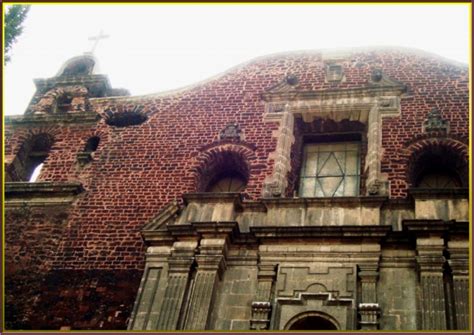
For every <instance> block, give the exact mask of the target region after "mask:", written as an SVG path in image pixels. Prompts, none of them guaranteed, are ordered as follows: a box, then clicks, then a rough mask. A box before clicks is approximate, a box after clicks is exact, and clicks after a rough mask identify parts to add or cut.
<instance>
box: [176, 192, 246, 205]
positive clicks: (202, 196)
mask: <svg viewBox="0 0 474 335" xmlns="http://www.w3.org/2000/svg"><path fill="white" fill-rule="evenodd" d="M183 200H184V203H185V204H188V203H190V202H191V201H206V202H230V201H234V202H238V203H241V202H242V195H241V194H240V193H234V192H215V193H214V192H200V193H186V194H184V195H183Z"/></svg>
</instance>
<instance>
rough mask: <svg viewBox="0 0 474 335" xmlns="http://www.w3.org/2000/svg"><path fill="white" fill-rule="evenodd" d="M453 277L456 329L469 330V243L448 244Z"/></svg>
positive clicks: (451, 242)
mask: <svg viewBox="0 0 474 335" xmlns="http://www.w3.org/2000/svg"><path fill="white" fill-rule="evenodd" d="M448 252H449V260H448V263H449V267H450V268H451V274H452V276H453V291H454V297H453V298H454V299H453V300H454V313H453V315H454V322H455V329H462V330H466V329H469V241H450V242H448Z"/></svg>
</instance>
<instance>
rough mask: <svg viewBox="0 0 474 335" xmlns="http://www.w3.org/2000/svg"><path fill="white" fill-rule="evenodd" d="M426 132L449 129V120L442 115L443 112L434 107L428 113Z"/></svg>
mask: <svg viewBox="0 0 474 335" xmlns="http://www.w3.org/2000/svg"><path fill="white" fill-rule="evenodd" d="M423 128H424V132H431V131H445V132H448V131H449V122H448V121H447V120H444V119H443V118H442V117H441V112H440V111H439V110H438V109H437V108H433V109H432V110H431V111H430V112H429V113H428V115H427V117H426V120H425V122H424V123H423Z"/></svg>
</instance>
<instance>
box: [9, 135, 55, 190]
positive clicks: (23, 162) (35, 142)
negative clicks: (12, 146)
mask: <svg viewBox="0 0 474 335" xmlns="http://www.w3.org/2000/svg"><path fill="white" fill-rule="evenodd" d="M52 145H53V138H52V137H51V136H50V135H48V134H38V135H35V136H33V137H31V138H30V139H28V140H26V141H25V142H24V143H23V145H22V146H21V148H20V150H19V151H18V154H17V155H16V157H15V160H14V161H13V163H12V166H11V168H10V171H9V175H10V176H11V177H10V179H11V180H13V181H29V182H35V181H37V179H38V177H39V175H40V173H41V169H42V167H43V165H44V162H45V160H46V158H47V157H48V155H49V152H50V150H51V147H52Z"/></svg>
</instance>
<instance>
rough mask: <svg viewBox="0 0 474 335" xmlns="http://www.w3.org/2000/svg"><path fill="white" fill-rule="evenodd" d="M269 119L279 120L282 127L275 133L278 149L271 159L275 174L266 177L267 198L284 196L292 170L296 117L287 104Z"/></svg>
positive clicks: (265, 192)
mask: <svg viewBox="0 0 474 335" xmlns="http://www.w3.org/2000/svg"><path fill="white" fill-rule="evenodd" d="M266 120H267V121H277V122H279V123H280V127H279V128H278V130H277V131H275V132H274V133H273V137H275V138H277V146H276V150H275V151H274V152H272V153H271V154H270V157H269V158H270V159H273V160H274V161H275V163H274V168H273V174H272V175H271V176H269V177H268V178H267V179H265V181H264V184H263V196H264V197H265V198H272V197H284V196H285V191H286V187H287V186H288V180H287V175H288V172H289V171H290V170H291V161H290V156H291V146H292V145H293V142H294V141H295V137H294V135H293V128H294V123H295V119H294V116H293V114H292V113H291V111H290V110H289V109H288V108H287V107H286V106H285V107H284V108H283V111H282V112H280V113H275V114H273V115H271V117H270V116H267V118H266Z"/></svg>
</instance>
